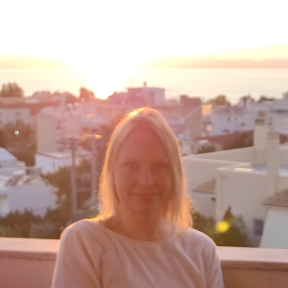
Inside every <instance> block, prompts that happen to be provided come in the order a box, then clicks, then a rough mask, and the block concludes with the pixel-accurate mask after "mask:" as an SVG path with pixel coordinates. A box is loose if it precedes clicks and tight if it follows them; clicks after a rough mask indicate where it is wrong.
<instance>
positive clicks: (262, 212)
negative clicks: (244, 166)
mask: <svg viewBox="0 0 288 288" xmlns="http://www.w3.org/2000/svg"><path fill="white" fill-rule="evenodd" d="M216 181H217V182H216V183H217V184H216V187H217V188H216V215H215V216H216V219H217V220H218V221H219V220H221V219H222V217H223V215H224V213H225V211H226V209H227V208H228V207H229V206H231V208H232V213H233V214H234V215H242V217H243V219H244V221H245V224H246V227H247V235H248V237H249V239H250V240H251V241H252V242H253V244H254V245H258V244H259V241H260V238H259V237H258V236H254V235H253V224H254V219H256V218H257V219H263V220H264V219H265V217H266V213H267V207H266V206H265V205H263V204H262V202H263V201H264V200H265V199H266V173H261V172H242V171H241V172H240V171H233V170H228V169H227V170H226V169H225V168H224V169H223V168H220V169H218V171H217V180H216Z"/></svg>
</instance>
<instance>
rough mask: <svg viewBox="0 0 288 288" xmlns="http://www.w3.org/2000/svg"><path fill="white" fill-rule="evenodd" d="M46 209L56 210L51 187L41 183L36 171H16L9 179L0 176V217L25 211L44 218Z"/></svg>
mask: <svg viewBox="0 0 288 288" xmlns="http://www.w3.org/2000/svg"><path fill="white" fill-rule="evenodd" d="M48 208H50V209H54V208H56V205H55V195H54V193H53V187H52V186H48V185H46V184H45V183H44V182H43V181H42V179H41V177H40V176H39V172H38V171H37V170H33V169H29V170H28V169H27V170H18V171H17V170H16V171H14V173H13V175H12V176H10V177H7V176H0V216H1V217H4V216H6V215H7V214H8V213H10V212H15V211H20V212H24V211H25V210H31V211H32V212H33V214H35V215H39V216H44V215H45V213H46V211H47V209H48Z"/></svg>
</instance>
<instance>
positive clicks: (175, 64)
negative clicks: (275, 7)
mask: <svg viewBox="0 0 288 288" xmlns="http://www.w3.org/2000/svg"><path fill="white" fill-rule="evenodd" d="M75 68H76V66H74V65H72V64H70V63H67V62H64V61H60V60H56V59H49V58H45V57H35V56H1V55H0V69H48V70H49V69H75ZM134 68H136V69H250V68H251V69H252V68H258V69H259V68H263V69H269V68H288V59H263V60H251V59H224V58H223V59H220V58H212V57H211V58H199V57H162V58H157V59H154V60H150V61H146V62H143V63H140V64H137V65H135V66H134Z"/></svg>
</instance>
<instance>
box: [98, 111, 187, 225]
mask: <svg viewBox="0 0 288 288" xmlns="http://www.w3.org/2000/svg"><path fill="white" fill-rule="evenodd" d="M135 129H137V130H139V129H140V130H141V129H149V130H151V131H153V132H154V133H155V134H156V135H157V136H158V138H159V140H160V142H161V143H162V145H163V147H164V149H165V152H166V153H167V155H168V158H169V161H170V163H171V172H172V179H173V189H172V197H171V200H170V201H169V202H168V204H167V205H166V207H165V208H164V211H163V218H164V219H165V220H167V221H169V222H170V223H172V224H174V225H176V226H177V227H183V228H185V227H189V226H192V217H191V214H190V211H189V205H188V201H187V199H186V180H185V176H184V173H183V168H182V164H181V157H180V152H179V147H178V141H177V139H176V137H175V135H174V133H173V131H172V130H171V128H170V126H169V125H168V123H167V122H166V120H165V119H164V117H163V116H162V115H161V114H160V113H159V112H158V111H156V110H154V109H152V108H140V109H137V110H134V111H132V112H130V113H129V114H128V115H126V117H124V118H123V119H122V120H121V121H120V122H119V124H118V125H117V126H116V128H115V130H114V132H113V134H112V137H111V141H110V143H109V145H108V147H107V151H106V155H105V161H104V165H103V169H102V173H101V177H100V184H99V201H100V207H101V208H100V213H99V216H98V217H97V218H96V219H97V220H101V221H103V222H104V223H106V225H107V226H114V225H116V224H117V223H118V221H119V215H118V213H119V212H118V211H119V209H118V207H119V206H118V205H119V202H118V199H117V196H116V191H115V188H114V181H113V171H114V166H113V165H114V163H115V157H116V154H117V152H118V151H119V148H120V147H121V145H122V143H123V142H124V140H125V139H126V138H127V136H128V135H129V134H130V133H131V132H132V131H134V130H135Z"/></svg>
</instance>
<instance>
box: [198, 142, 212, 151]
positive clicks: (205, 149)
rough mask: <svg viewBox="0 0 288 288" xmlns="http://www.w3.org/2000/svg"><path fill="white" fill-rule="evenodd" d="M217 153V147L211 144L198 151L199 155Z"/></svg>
mask: <svg viewBox="0 0 288 288" xmlns="http://www.w3.org/2000/svg"><path fill="white" fill-rule="evenodd" d="M215 151H216V147H215V146H214V145H213V144H211V143H209V144H207V145H204V146H201V147H200V148H199V149H198V151H197V154H202V153H210V152H215Z"/></svg>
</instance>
